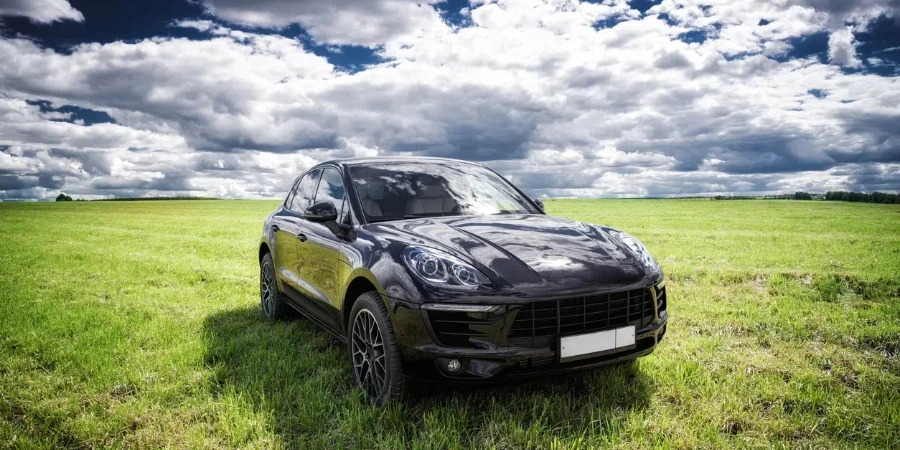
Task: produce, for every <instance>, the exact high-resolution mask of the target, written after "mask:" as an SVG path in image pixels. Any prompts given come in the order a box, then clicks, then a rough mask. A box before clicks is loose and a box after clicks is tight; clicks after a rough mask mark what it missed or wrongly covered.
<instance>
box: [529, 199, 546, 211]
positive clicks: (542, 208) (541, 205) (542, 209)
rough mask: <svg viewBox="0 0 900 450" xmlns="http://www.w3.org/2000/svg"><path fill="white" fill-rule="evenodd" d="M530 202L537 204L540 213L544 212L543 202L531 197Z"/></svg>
mask: <svg viewBox="0 0 900 450" xmlns="http://www.w3.org/2000/svg"><path fill="white" fill-rule="evenodd" d="M531 201H533V202H535V203H537V205H538V207H539V208H541V211H544V202H542V201H541V199H539V198H537V197H531Z"/></svg>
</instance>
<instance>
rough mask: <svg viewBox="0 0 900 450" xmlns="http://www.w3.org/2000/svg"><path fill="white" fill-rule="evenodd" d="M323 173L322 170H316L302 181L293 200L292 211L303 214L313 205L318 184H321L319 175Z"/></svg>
mask: <svg viewBox="0 0 900 450" xmlns="http://www.w3.org/2000/svg"><path fill="white" fill-rule="evenodd" d="M321 173H322V171H321V170H320V169H316V170H314V171H312V172H309V173H307V174H306V175H305V176H304V177H303V179H302V180H300V184H298V185H297V193H296V194H295V195H294V198H292V199H291V210H292V211H295V212H298V213H303V211H306V208H309V206H310V205H312V199H313V195H315V193H316V184H318V182H319V174H321Z"/></svg>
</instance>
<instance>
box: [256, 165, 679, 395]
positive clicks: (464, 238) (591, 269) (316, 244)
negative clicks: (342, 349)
mask: <svg viewBox="0 0 900 450" xmlns="http://www.w3.org/2000/svg"><path fill="white" fill-rule="evenodd" d="M259 261H260V297H261V301H262V310H263V313H264V314H265V316H266V317H268V318H273V319H274V318H280V317H283V316H285V315H286V314H287V313H288V312H289V311H290V310H292V309H293V310H297V311H299V312H301V313H302V314H303V315H305V316H306V317H308V318H309V319H311V320H313V321H315V322H316V323H317V324H319V325H320V326H321V327H322V328H324V329H325V330H328V331H329V332H331V333H333V334H334V335H335V336H337V337H338V338H340V339H341V340H342V341H344V342H346V344H347V355H348V359H349V360H350V366H351V371H352V373H353V377H354V379H355V380H356V381H357V382H358V383H359V386H360V387H361V388H362V389H363V390H364V391H365V393H366V396H367V397H368V398H369V399H370V400H371V401H373V402H375V403H377V404H379V405H380V404H384V403H385V402H388V401H391V400H394V399H397V398H398V397H400V396H402V395H403V393H404V391H405V389H406V387H407V382H408V381H409V379H419V380H431V381H435V380H437V381H455V382H487V381H497V380H504V379H512V378H521V377H533V376H539V375H553V374H558V373H562V372H568V371H574V370H583V369H588V368H592V367H596V366H599V365H603V364H610V363H615V362H620V361H624V360H631V359H634V358H637V357H639V356H643V355H646V354H648V353H650V352H651V351H652V350H653V347H654V346H655V345H656V344H657V342H659V340H660V339H662V337H663V334H664V333H665V330H666V318H667V315H666V290H665V287H664V282H663V274H662V271H661V270H660V268H659V266H658V265H657V263H656V261H655V260H654V259H653V257H651V256H650V254H649V252H648V251H647V249H646V248H645V247H644V246H643V245H642V244H641V243H640V242H639V241H638V240H637V239H635V238H633V237H631V236H629V235H627V234H625V233H623V232H621V231H617V230H613V229H611V228H607V227H603V226H597V225H590V224H586V223H581V222H575V221H571V220H566V219H561V218H557V217H551V216H548V215H546V214H544V212H543V205H542V204H541V202H540V201H538V200H535V199H530V198H528V197H527V196H525V195H524V194H523V193H522V191H520V190H519V189H518V188H516V187H515V186H513V185H512V184H511V183H510V182H508V181H506V180H505V179H504V178H503V177H501V176H500V175H498V174H497V173H495V172H493V171H492V170H490V169H488V168H486V167H484V166H482V165H479V164H474V163H470V162H465V161H455V160H448V159H438V158H371V159H350V160H341V161H328V162H324V163H321V164H319V165H317V166H315V167H313V168H312V169H310V170H309V171H308V172H306V173H305V174H303V175H302V176H300V177H299V178H298V179H297V181H296V182H295V183H294V185H293V186H292V189H291V191H290V193H289V194H288V195H287V198H286V199H285V201H284V203H283V204H281V205H280V206H279V207H278V209H276V210H275V211H274V212H273V213H272V214H270V215H269V217H268V218H266V221H265V225H264V226H263V234H262V242H261V243H260V246H259ZM289 308H290V309H289Z"/></svg>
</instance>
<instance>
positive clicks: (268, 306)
mask: <svg viewBox="0 0 900 450" xmlns="http://www.w3.org/2000/svg"><path fill="white" fill-rule="evenodd" d="M259 303H260V307H262V312H263V315H264V316H266V318H267V319H284V318H286V317H288V313H289V310H288V308H289V306H288V305H287V304H286V303H285V302H284V299H283V298H282V297H281V294H279V293H278V283H277V282H276V281H275V263H273V262H272V254H271V253H266V254H265V255H264V256H263V258H262V260H261V261H260V262H259Z"/></svg>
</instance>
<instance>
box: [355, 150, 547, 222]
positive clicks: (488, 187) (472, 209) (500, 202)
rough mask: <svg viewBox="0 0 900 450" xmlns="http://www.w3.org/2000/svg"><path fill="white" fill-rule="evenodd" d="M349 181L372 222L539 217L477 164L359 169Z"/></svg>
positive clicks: (433, 164)
mask: <svg viewBox="0 0 900 450" xmlns="http://www.w3.org/2000/svg"><path fill="white" fill-rule="evenodd" d="M350 177H351V178H352V179H353V184H354V185H355V186H356V193H357V196H359V200H360V202H361V204H362V207H363V213H364V214H365V216H366V219H367V220H368V221H369V222H383V221H387V220H398V219H411V218H416V217H435V216H475V215H489V214H537V213H539V211H537V210H536V209H535V207H534V206H532V205H531V203H529V202H528V200H527V199H526V198H525V197H523V196H522V195H521V194H519V192H518V191H517V190H516V189H515V188H514V187H513V186H512V185H511V184H509V183H508V182H507V181H506V180H504V179H503V178H501V177H499V176H498V175H497V174H495V173H494V172H492V171H490V170H487V169H485V168H483V167H480V166H476V165H473V164H460V163H456V164H443V163H391V164H387V163H385V164H372V165H360V166H351V167H350Z"/></svg>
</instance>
